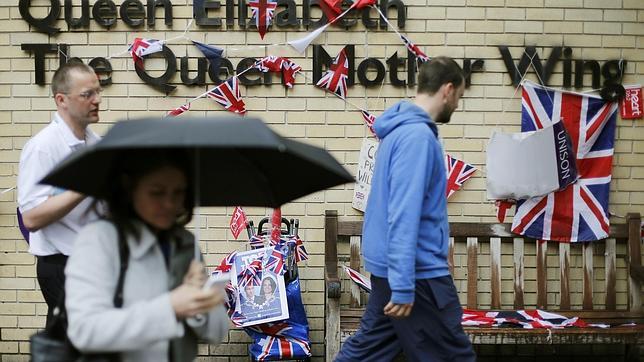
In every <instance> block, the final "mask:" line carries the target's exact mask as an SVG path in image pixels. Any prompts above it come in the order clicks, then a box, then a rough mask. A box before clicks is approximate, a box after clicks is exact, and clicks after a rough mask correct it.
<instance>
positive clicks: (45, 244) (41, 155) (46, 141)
mask: <svg viewBox="0 0 644 362" xmlns="http://www.w3.org/2000/svg"><path fill="white" fill-rule="evenodd" d="M98 140H99V137H98V136H97V135H96V134H95V133H94V132H92V131H91V130H90V129H87V130H86V131H85V140H79V139H78V138H76V136H74V133H73V132H72V130H71V129H70V128H69V126H68V125H67V124H66V123H65V121H63V119H62V118H61V117H60V115H59V114H58V113H56V114H54V119H53V120H52V121H51V123H50V124H49V125H47V127H45V128H43V129H42V130H41V131H40V132H38V134H36V135H35V136H34V137H33V138H31V139H30V140H29V141H28V142H27V143H26V144H25V147H24V148H23V150H22V153H21V154H20V165H19V170H18V207H19V209H20V212H21V213H25V212H27V211H28V210H30V209H32V208H34V207H36V206H38V205H40V204H41V203H43V202H44V201H45V200H47V198H49V197H50V196H54V195H56V194H59V193H61V192H63V191H65V190H62V189H59V188H56V187H53V186H50V185H45V184H40V183H39V182H40V180H42V179H43V178H44V177H45V176H46V175H47V174H48V173H49V172H50V171H51V170H52V169H53V168H54V167H55V166H56V165H57V164H58V163H60V161H62V160H63V159H65V158H66V157H67V156H68V155H69V154H70V153H72V152H74V151H76V150H78V149H80V148H83V147H85V146H86V145H91V144H94V143H96V142H98ZM92 202H93V199H91V198H85V199H84V200H83V201H82V202H81V203H80V204H78V205H77V206H76V207H75V208H74V209H72V211H71V212H69V213H68V214H67V215H65V216H64V217H63V218H62V219H60V220H58V221H56V222H54V223H52V224H50V225H48V226H46V227H43V228H42V229H40V230H38V231H36V232H30V233H29V252H30V253H31V254H33V255H39V256H43V255H52V254H65V255H70V253H71V251H72V247H73V244H74V239H76V234H77V233H78V231H79V230H80V228H81V227H82V226H83V225H85V224H87V223H88V222H90V221H93V220H95V219H96V215H95V213H93V212H92V211H91V210H90V206H91V204H92Z"/></svg>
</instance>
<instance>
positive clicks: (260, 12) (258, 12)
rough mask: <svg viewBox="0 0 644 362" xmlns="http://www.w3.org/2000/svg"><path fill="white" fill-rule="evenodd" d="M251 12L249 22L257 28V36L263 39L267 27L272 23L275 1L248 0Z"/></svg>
mask: <svg viewBox="0 0 644 362" xmlns="http://www.w3.org/2000/svg"><path fill="white" fill-rule="evenodd" d="M248 6H250V8H251V10H252V11H253V13H252V16H251V21H252V22H254V23H255V26H257V31H259V36H260V37H261V38H262V39H264V34H266V32H267V31H268V26H269V25H271V23H272V22H273V14H274V13H275V9H276V8H277V1H274V0H250V1H249V2H248Z"/></svg>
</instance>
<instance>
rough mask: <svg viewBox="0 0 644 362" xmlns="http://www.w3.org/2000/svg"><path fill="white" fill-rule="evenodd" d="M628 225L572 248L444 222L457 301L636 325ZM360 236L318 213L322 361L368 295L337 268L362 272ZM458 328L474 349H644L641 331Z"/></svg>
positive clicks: (643, 316) (636, 250)
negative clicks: (603, 346) (322, 301)
mask: <svg viewBox="0 0 644 362" xmlns="http://www.w3.org/2000/svg"><path fill="white" fill-rule="evenodd" d="M626 219H627V220H626V223H625V224H613V225H611V229H610V237H609V238H608V239H605V240H601V241H596V242H592V243H573V244H568V243H555V242H539V241H537V240H534V239H530V238H524V237H519V236H517V235H513V234H511V233H510V225H508V224H486V223H450V233H451V235H450V248H449V265H450V271H451V274H452V276H453V277H454V279H455V283H456V287H457V289H458V290H459V298H460V299H461V302H462V303H463V304H464V307H465V308H469V309H479V310H481V309H482V310H513V309H514V310H517V309H535V308H538V309H543V310H547V311H550V312H554V313H559V314H563V315H565V316H568V317H571V316H578V317H580V318H581V319H583V320H584V321H586V322H590V323H608V324H611V325H619V324H622V323H629V322H635V323H644V313H643V309H642V299H641V297H642V292H641V290H642V289H641V286H642V284H641V277H638V275H637V273H638V272H641V270H642V254H641V248H640V242H641V236H640V227H641V226H640V225H641V218H640V215H639V214H629V215H628V216H627V218H626ZM361 234H362V222H361V221H342V220H338V216H337V211H335V210H327V211H326V215H325V288H326V299H327V300H326V309H325V318H326V319H325V321H326V326H325V328H326V330H325V338H326V356H327V358H326V360H327V361H331V360H333V358H334V357H335V355H336V354H337V352H338V351H339V349H340V346H341V343H342V342H343V341H344V340H345V339H346V338H347V337H348V336H350V335H351V334H353V333H354V332H355V331H356V330H357V328H358V326H359V322H360V318H361V316H362V313H363V310H364V303H365V300H366V297H367V296H368V295H365V294H366V293H362V294H361V293H360V290H359V289H358V288H357V286H355V285H354V284H353V283H351V282H350V281H349V280H348V278H346V276H345V275H344V274H345V273H344V271H342V270H340V269H339V268H340V266H341V264H345V265H346V263H347V262H348V264H349V265H348V266H349V267H351V268H352V269H354V270H358V271H360V270H361V260H360V244H361ZM346 241H348V245H347V244H346V243H343V242H346ZM339 251H340V253H339ZM528 251H530V253H529V252H528ZM455 262H456V263H455ZM548 264H550V265H548ZM553 264H555V265H553ZM363 273H364V271H363ZM526 275H528V278H527V279H526ZM526 282H529V285H528V288H526ZM343 290H344V292H343ZM465 331H466V333H467V334H468V335H469V337H470V340H471V341H472V343H473V344H474V345H478V344H490V345H499V344H623V345H624V346H625V349H626V355H627V356H629V357H628V358H629V360H634V361H636V360H638V353H637V348H630V350H631V351H632V352H629V346H633V345H637V344H640V345H642V344H644V328H643V326H642V325H639V326H636V327H618V326H615V327H611V328H607V329H601V328H582V329H580V328H566V329H553V330H545V329H533V330H528V329H516V328H482V327H476V328H475V327H468V328H465Z"/></svg>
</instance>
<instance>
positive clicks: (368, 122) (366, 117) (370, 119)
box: [360, 109, 378, 138]
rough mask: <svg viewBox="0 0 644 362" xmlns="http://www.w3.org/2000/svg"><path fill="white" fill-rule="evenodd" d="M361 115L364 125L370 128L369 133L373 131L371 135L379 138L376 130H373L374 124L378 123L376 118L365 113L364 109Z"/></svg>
mask: <svg viewBox="0 0 644 362" xmlns="http://www.w3.org/2000/svg"><path fill="white" fill-rule="evenodd" d="M360 113H361V114H362V118H363V119H364V123H365V124H366V125H367V128H369V131H371V134H372V135H373V136H374V137H376V138H378V136H377V135H376V130H374V129H373V123H374V122H375V121H376V116H374V115H373V114H371V113H369V112H367V111H365V110H364V109H361V110H360Z"/></svg>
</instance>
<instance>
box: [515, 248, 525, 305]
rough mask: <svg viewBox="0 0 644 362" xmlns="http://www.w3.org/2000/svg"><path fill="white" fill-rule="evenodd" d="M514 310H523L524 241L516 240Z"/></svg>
mask: <svg viewBox="0 0 644 362" xmlns="http://www.w3.org/2000/svg"><path fill="white" fill-rule="evenodd" d="M513 243H514V254H513V257H514V309H523V286H524V277H523V272H524V267H523V259H524V258H523V239H521V238H514V240H513Z"/></svg>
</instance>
